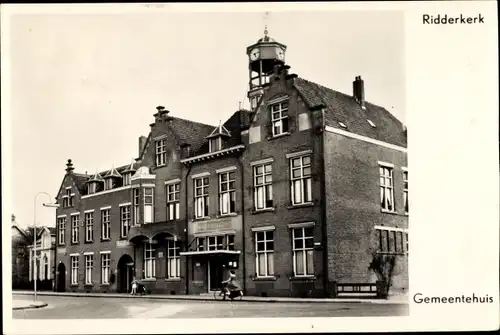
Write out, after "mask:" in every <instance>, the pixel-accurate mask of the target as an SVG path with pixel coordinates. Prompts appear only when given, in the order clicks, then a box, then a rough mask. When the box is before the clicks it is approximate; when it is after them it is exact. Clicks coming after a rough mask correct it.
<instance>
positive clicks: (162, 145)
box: [155, 138, 167, 166]
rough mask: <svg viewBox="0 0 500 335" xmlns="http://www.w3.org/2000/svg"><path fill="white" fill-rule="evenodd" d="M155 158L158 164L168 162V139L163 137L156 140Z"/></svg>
mask: <svg viewBox="0 0 500 335" xmlns="http://www.w3.org/2000/svg"><path fill="white" fill-rule="evenodd" d="M155 158H156V166H163V165H166V164H167V141H166V139H164V138H162V139H160V140H157V141H156V142H155Z"/></svg>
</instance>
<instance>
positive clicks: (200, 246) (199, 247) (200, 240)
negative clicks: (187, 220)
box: [196, 236, 207, 251]
mask: <svg viewBox="0 0 500 335" xmlns="http://www.w3.org/2000/svg"><path fill="white" fill-rule="evenodd" d="M206 241H207V238H206V237H205V236H200V237H197V238H196V251H205V250H206V248H207V246H206V245H205V244H206Z"/></svg>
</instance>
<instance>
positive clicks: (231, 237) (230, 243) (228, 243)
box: [226, 235, 234, 250]
mask: <svg viewBox="0 0 500 335" xmlns="http://www.w3.org/2000/svg"><path fill="white" fill-rule="evenodd" d="M226 237H227V241H226V249H227V250H234V235H226Z"/></svg>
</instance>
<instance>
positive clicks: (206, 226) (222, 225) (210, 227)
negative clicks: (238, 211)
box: [190, 216, 241, 234]
mask: <svg viewBox="0 0 500 335" xmlns="http://www.w3.org/2000/svg"><path fill="white" fill-rule="evenodd" d="M228 230H233V231H234V230H236V231H238V230H241V217H239V216H235V217H228V218H223V219H214V220H206V221H194V222H191V227H190V232H192V234H204V233H214V232H222V231H228Z"/></svg>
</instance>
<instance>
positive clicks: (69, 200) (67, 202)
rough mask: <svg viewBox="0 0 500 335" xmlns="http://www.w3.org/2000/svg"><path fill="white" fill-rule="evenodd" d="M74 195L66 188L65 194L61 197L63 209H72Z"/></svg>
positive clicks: (69, 188)
mask: <svg viewBox="0 0 500 335" xmlns="http://www.w3.org/2000/svg"><path fill="white" fill-rule="evenodd" d="M74 196H75V194H74V193H72V192H71V187H66V194H64V195H63V208H67V207H73V205H74V204H73V197H74Z"/></svg>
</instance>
